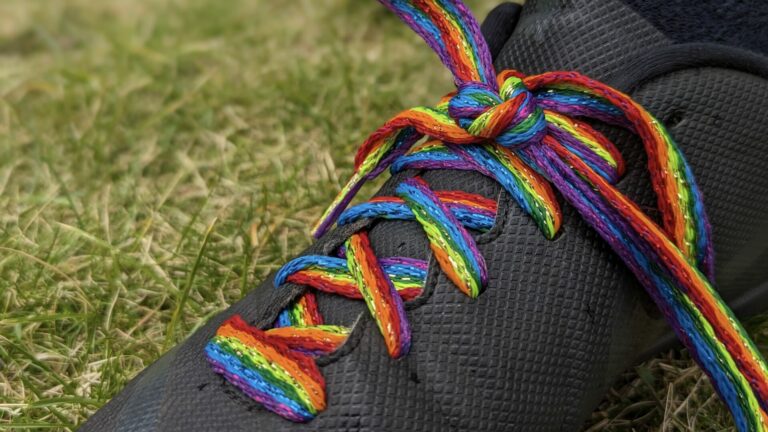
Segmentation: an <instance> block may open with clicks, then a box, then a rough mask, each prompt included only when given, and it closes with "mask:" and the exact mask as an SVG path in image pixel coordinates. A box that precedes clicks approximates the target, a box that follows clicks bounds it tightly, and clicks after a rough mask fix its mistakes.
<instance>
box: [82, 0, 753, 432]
mask: <svg viewBox="0 0 768 432" xmlns="http://www.w3.org/2000/svg"><path fill="white" fill-rule="evenodd" d="M382 2H383V3H385V4H387V5H388V6H390V7H391V8H392V9H394V10H395V11H396V12H398V13H399V14H400V15H401V17H403V18H404V20H405V21H406V22H408V23H409V24H410V25H411V26H412V27H414V28H416V29H417V31H419V30H421V32H420V34H421V35H422V37H424V38H425V39H426V40H427V41H428V43H430V45H431V46H432V47H433V48H434V49H435V50H436V51H438V53H439V54H441V59H442V60H443V62H444V63H446V65H447V66H448V67H449V68H450V69H451V70H452V72H453V73H454V77H455V78H456V81H457V84H458V85H459V91H458V94H456V95H453V94H452V95H449V98H448V99H446V100H445V101H444V102H445V103H442V104H439V105H438V106H437V107H435V108H430V109H421V110H412V111H407V112H405V113H403V114H401V115H399V116H398V117H396V119H395V120H394V121H391V122H388V123H387V124H385V126H384V127H383V128H382V129H380V130H379V131H378V132H377V134H375V135H374V138H372V139H370V140H369V141H367V142H366V145H364V147H363V149H362V151H361V153H360V155H361V156H359V157H358V161H357V162H358V163H357V166H358V170H357V172H358V174H359V175H358V178H357V180H359V181H358V182H357V183H356V182H355V181H354V179H353V182H352V183H350V187H349V190H348V192H350V194H348V195H342V196H341V197H340V198H339V199H338V200H337V201H336V202H335V203H334V204H336V207H332V210H331V211H330V212H329V213H328V215H327V216H328V217H326V218H324V221H325V222H324V223H321V224H320V231H321V232H323V231H325V230H327V229H328V228H329V227H330V225H331V224H332V223H333V222H336V224H337V227H336V228H334V229H330V230H328V232H327V233H325V234H324V235H322V237H320V238H319V240H318V241H317V242H316V243H315V244H314V245H313V246H311V247H310V248H309V249H308V250H307V251H305V252H304V254H302V256H301V257H299V258H296V259H294V260H292V261H290V262H289V263H288V264H286V266H285V267H283V268H282V269H281V270H280V271H279V272H278V273H277V274H275V275H273V276H271V277H270V278H268V279H267V280H266V281H264V283H263V284H262V286H260V287H258V288H256V289H254V290H252V291H251V292H250V293H249V294H248V295H247V296H246V297H245V298H244V299H242V300H241V301H239V302H237V303H236V304H234V305H233V306H232V307H230V308H229V309H227V310H226V311H224V312H222V313H221V314H219V315H217V316H216V317H214V318H213V319H211V320H210V322H208V323H207V324H206V325H205V326H203V327H202V328H201V329H200V330H198V331H197V332H195V333H194V334H193V335H192V336H190V337H189V338H188V339H187V340H186V341H185V342H184V343H183V344H181V345H180V346H177V347H175V348H174V349H172V350H171V351H169V352H168V353H166V354H165V355H164V356H163V357H161V358H160V359H159V360H158V361H157V362H155V363H154V364H153V365H151V366H150V367H148V368H147V369H146V370H145V371H143V372H142V373H141V374H139V375H138V376H137V377H136V378H135V379H133V381H131V382H130V383H129V384H128V385H127V386H126V388H125V389H124V390H123V391H122V392H121V393H120V394H118V395H117V396H116V397H115V398H114V399H113V400H112V401H110V402H109V403H108V404H107V405H105V406H104V407H103V408H101V409H100V410H99V411H98V412H97V413H95V414H94V415H93V416H92V417H91V418H90V419H89V420H88V421H87V422H86V423H85V424H84V425H83V427H82V428H81V430H82V431H115V432H117V431H119V432H129V431H189V430H227V431H230V430H243V431H262V430H263V431H304V430H320V431H341V430H344V431H362V430H369V431H411V430H424V431H432V430H434V431H444V430H461V431H477V430H489V431H502V430H514V431H576V430H578V429H579V428H580V427H581V425H582V424H583V422H584V420H585V419H586V418H587V417H588V416H589V413H590V412H591V411H592V410H593V409H594V408H595V406H596V405H597V404H598V402H599V401H600V399H601V398H602V397H603V395H604V393H605V391H606V390H607V388H608V386H610V385H611V384H612V383H613V382H614V380H615V379H616V377H617V376H618V374H619V373H620V372H622V371H623V370H625V369H626V368H628V367H630V366H632V365H633V364H635V363H636V362H638V361H640V360H642V359H645V358H647V357H648V356H650V355H653V354H654V353H657V352H659V351H660V350H662V349H664V348H668V347H670V346H672V344H673V343H674V341H675V337H674V334H673V332H672V329H675V330H676V331H677V332H678V333H677V334H678V336H679V337H681V338H682V340H683V342H684V343H685V344H686V347H688V348H689V350H690V351H691V353H692V355H693V356H694V357H695V358H696V359H697V360H698V361H699V363H700V364H701V365H702V367H703V368H704V369H705V371H706V372H707V373H708V375H709V376H710V378H711V380H712V381H713V384H714V386H715V388H716V389H717V390H718V392H719V393H720V394H721V396H722V397H723V399H724V402H725V403H726V405H727V406H728V407H729V408H730V409H731V411H732V413H733V415H734V422H735V424H736V425H737V426H738V427H739V428H740V429H742V430H761V429H762V428H763V427H764V424H763V421H764V420H763V416H764V415H765V414H764V411H765V407H764V406H763V405H762V404H763V403H765V401H766V400H765V399H764V398H763V396H764V395H763V393H762V391H763V390H765V389H764V388H763V387H761V385H762V383H763V382H764V381H765V380H764V378H765V377H764V376H762V375H761V374H760V373H759V370H760V368H761V367H762V364H763V363H762V359H761V358H760V355H759V353H756V351H754V350H753V349H752V348H751V346H750V345H749V344H746V343H739V342H741V341H743V339H740V338H739V337H741V336H740V335H741V333H740V332H741V330H740V326H739V325H738V323H737V322H736V321H735V320H733V322H723V320H720V321H718V320H717V318H718V317H721V318H722V317H729V316H730V315H728V314H729V312H728V310H727V308H724V309H722V310H720V309H718V308H719V307H720V306H719V305H720V303H719V302H718V299H717V297H716V296H714V295H711V294H708V291H707V288H706V287H708V286H709V282H708V281H707V280H708V279H712V275H715V276H714V280H711V282H713V283H712V285H714V286H715V287H717V290H718V292H719V294H720V295H721V296H722V297H723V298H724V299H725V301H726V302H727V303H728V304H729V305H730V306H731V308H732V309H733V310H734V311H735V312H736V314H737V315H739V316H742V317H743V316H748V315H752V314H755V313H758V312H762V311H764V310H766V309H768V267H766V266H765V265H764V264H765V263H766V262H768V199H766V198H765V197H766V196H768V177H766V176H764V175H763V173H764V170H765V166H766V165H767V164H768V152H766V151H765V143H764V139H765V137H766V136H768V122H766V121H765V119H766V118H768V104H766V102H765V101H766V100H768V58H766V57H764V55H765V54H766V53H768V34H766V32H765V31H764V30H763V27H764V25H763V24H764V19H765V17H766V16H768V6H767V5H766V4H763V3H760V2H755V4H754V5H746V3H734V4H729V9H727V10H723V9H722V8H720V9H718V7H719V5H720V3H721V2H719V1H714V0H707V1H704V2H698V4H697V6H696V7H690V8H687V9H685V10H684V11H680V10H677V9H676V8H678V6H676V3H674V2H668V1H665V0H652V1H640V0H601V1H589V0H572V1H552V0H528V1H527V3H526V4H525V6H524V7H522V8H521V7H520V6H517V5H512V4H504V5H501V6H499V7H498V8H496V9H495V10H494V11H493V12H492V13H491V15H490V16H489V17H488V19H487V20H486V22H485V24H484V25H483V26H482V31H483V35H484V36H485V39H486V40H487V47H485V42H482V43H481V42H479V41H477V40H474V39H471V37H469V38H468V39H461V38H462V37H464V36H466V35H465V34H463V33H462V31H464V32H465V33H466V34H467V35H469V36H472V35H473V30H472V29H471V28H469V27H470V26H469V24H466V25H465V26H464V28H463V30H451V28H450V25H453V24H455V23H456V20H455V19H453V18H455V17H457V16H458V17H465V16H466V15H465V13H464V12H463V11H462V9H461V6H460V5H457V3H455V2H453V1H447V0H446V1H438V0H425V1H424V2H408V1H404V0H403V1H400V0H392V1H389V0H382ZM412 3H413V4H418V5H421V6H419V7H422V6H423V5H426V6H423V7H424V9H423V10H421V12H419V11H414V9H413V8H412V7H411V6H412ZM409 7H411V8H410V9H409ZM430 8H433V9H430ZM424 11H427V12H424ZM713 11H719V12H717V13H715V12H713ZM432 12H434V14H435V15H434V16H433V15H430V13H432ZM724 13H725V14H730V16H732V17H733V18H734V20H735V22H733V23H730V24H724V23H723V22H721V21H719V20H720V19H722V18H721V16H722V15H723V14H724ZM420 14H421V15H420ZM440 14H443V16H441V15H440ZM452 14H453V15H452ZM446 16H447V17H449V18H452V19H453V21H451V19H446ZM413 17H423V18H421V20H419V19H415V20H414V19H411V18H413ZM424 17H425V18H424ZM671 17H672V18H674V19H672V18H671ZM441 19H445V20H444V21H441ZM467 19H468V20H469V18H467ZM436 22H437V23H442V24H441V25H435V24H434V23H436ZM468 22H469V21H468ZM446 23H448V24H446ZM443 24H444V25H443ZM460 24H461V23H460ZM470 24H471V23H470ZM458 27H461V26H460V25H459V26H458ZM451 32H453V33H451ZM454 33H457V34H454ZM437 34H439V35H440V37H436V36H435V35H437ZM454 36H456V38H457V39H455V40H454V39H451V38H452V37H454ZM456 40H458V41H464V42H466V44H463V45H462V44H456V43H454V42H455V41H456ZM467 41H468V42H467ZM473 41H474V42H473ZM475 42H476V43H475ZM473 44H474V45H473ZM455 47H459V48H458V50H454V49H453V48H455ZM462 47H464V48H466V47H470V48H466V50H464V51H462ZM478 53H480V55H478ZM484 53H488V54H490V55H492V56H493V58H494V65H495V69H496V71H505V70H506V69H512V68H514V69H516V70H518V71H524V72H525V73H526V74H527V75H522V74H520V73H517V72H508V71H507V72H502V73H501V74H499V76H498V82H497V81H496V79H497V77H496V74H495V73H494V71H492V70H490V69H492V68H490V67H489V65H488V64H487V62H485V61H484V59H483V58H482V54H484ZM473 55H474V57H473ZM467 59H469V60H467ZM473 59H474V60H473ZM462 61H465V62H464V63H462ZM552 70H574V71H578V72H579V74H576V73H553V74H543V75H539V76H534V74H542V73H544V72H546V71H552ZM582 74H583V75H582ZM584 76H589V77H590V78H591V79H587V78H585V77H584ZM592 79H594V80H599V81H602V82H605V83H607V84H609V85H610V86H613V87H615V88H617V89H618V90H620V91H622V92H625V93H628V94H629V95H630V96H631V97H632V98H633V99H634V100H635V101H637V102H638V103H639V104H640V105H642V106H643V107H644V108H645V109H646V110H647V111H648V112H650V113H652V114H653V117H655V118H656V119H659V121H660V123H663V124H665V125H666V126H667V129H668V130H669V133H670V135H671V136H672V137H673V138H674V141H675V142H677V146H678V147H679V148H680V150H682V153H683V154H685V157H686V159H687V161H688V163H689V164H690V170H688V166H687V165H686V164H685V161H684V160H683V159H682V158H676V157H674V156H675V155H676V153H675V151H676V149H677V147H675V146H674V143H672V144H669V146H668V147H664V146H661V147H658V148H656V150H659V149H661V150H663V151H669V152H671V153H670V154H672V155H673V157H670V158H667V159H669V160H671V162H670V164H669V166H667V165H665V163H666V162H665V161H666V160H667V159H664V158H659V157H658V154H657V152H655V151H651V152H647V151H646V150H647V149H648V148H649V147H648V142H650V141H653V140H654V139H656V140H657V141H656V142H657V143H659V142H661V143H663V142H665V141H664V139H665V138H664V135H663V134H664V133H665V132H664V128H663V127H661V126H660V123H659V122H657V121H656V120H655V119H653V117H647V118H646V117H643V116H644V115H645V114H644V113H645V111H644V110H642V109H640V108H635V107H634V105H631V103H630V102H629V100H628V99H624V96H623V95H621V94H620V93H618V92H616V93H614V92H612V91H610V90H600V92H602V91H604V92H603V93H600V92H598V90H595V89H607V87H603V86H602V84H600V83H598V82H597V81H593V80H592ZM547 80H549V81H547ZM563 83H568V85H564V84H563ZM547 86H549V87H547ZM590 89H591V90H590ZM592 90H594V91H593V92H592V93H590V91H592ZM619 105H621V106H623V107H624V111H622V109H619V108H616V106H619ZM565 111H567V113H565ZM566 114H567V115H566ZM581 117H586V118H591V119H595V118H596V119H598V120H605V121H607V122H609V123H612V124H613V126H607V125H605V124H603V122H600V121H590V122H589V123H585V122H582V121H580V120H576V118H581ZM478 119H480V120H478ZM644 119H645V120H647V122H644ZM441 122H445V123H441ZM403 126H408V127H407V128H405V129H403V128H402V127H403ZM618 126H626V128H621V127H618ZM627 128H629V129H631V130H633V131H634V132H637V133H638V134H639V135H641V136H643V138H644V139H646V147H645V148H644V146H643V143H642V142H641V139H640V138H639V137H638V135H636V134H634V133H632V132H630V131H628V130H626V129H627ZM425 133H426V134H427V135H429V136H431V137H435V138H439V140H427V141H426V142H424V141H421V142H419V143H417V140H418V139H419V138H420V136H421V135H422V134H425ZM654 134H655V135H654ZM604 137H607V138H608V139H607V140H605V139H604ZM486 139H487V141H486ZM441 141H442V142H441ZM444 142H448V143H449V144H445V143H444ZM611 143H613V144H611ZM614 144H615V146H616V147H615V148H614ZM387 146H389V147H387ZM651 148H653V146H651ZM399 149H402V151H399ZM377 151H380V153H376V152H377ZM648 154H650V156H649V155H648ZM379 156H381V157H380V158H378V159H377V157H379ZM388 156H391V157H388ZM649 158H650V159H651V161H650V166H651V169H650V170H648V169H646V167H647V166H649V160H648V159H649ZM659 161H661V162H659ZM656 163H659V164H660V165H657V166H655V165H654V164H656ZM384 167H390V168H391V169H392V171H393V175H392V177H391V178H390V179H389V180H388V181H387V183H386V184H385V185H384V187H383V188H382V189H381V190H380V191H379V192H378V193H377V194H376V197H375V198H374V199H372V200H370V201H369V202H367V203H364V204H362V205H358V206H355V207H351V208H350V209H347V210H346V211H344V212H343V213H342V212H341V209H343V208H344V203H345V199H346V198H348V197H349V196H351V194H353V193H354V192H355V191H356V187H357V186H358V184H359V182H361V181H363V180H364V178H365V177H366V175H367V174H370V176H372V175H374V174H376V173H377V172H378V171H381V170H382V169H383V168H384ZM654 167H655V168H659V167H661V169H658V170H654ZM366 170H367V171H366ZM571 170H573V171H571ZM690 171H692V172H693V173H695V175H696V183H697V184H698V188H699V189H700V190H701V193H702V194H703V197H704V203H705V204H706V212H707V213H708V216H709V218H708V220H709V222H710V223H711V227H712V233H713V235H712V239H713V242H711V243H710V241H709V229H708V224H707V218H706V217H705V215H704V210H703V207H702V206H701V205H699V204H700V201H699V196H698V191H699V189H697V187H696V183H694V182H693V177H692V176H691V173H690ZM649 172H650V174H649ZM681 177H682V178H684V181H682V182H677V183H676V180H679V179H680V178H681ZM671 179H676V180H671ZM665 180H670V181H671V183H670V184H672V183H674V184H677V187H680V188H681V189H679V191H681V192H680V193H679V194H672V196H671V198H670V200H668V201H665V202H666V204H664V203H661V206H660V207H659V201H658V200H657V196H656V194H654V191H656V192H657V193H658V194H659V196H661V197H664V196H665V195H664V192H665V190H666V189H665V186H664V183H663V181H665ZM660 182H661V183H660ZM614 185H615V186H614ZM673 190H675V189H674V187H673ZM553 191H557V193H555V192H553ZM619 191H620V192H619ZM667 192H669V191H667ZM611 194H614V195H611ZM624 195H626V196H627V197H629V198H630V199H631V200H632V201H634V202H635V203H637V205H638V207H637V208H636V207H634V206H632V205H631V204H626V203H624V202H623V201H621V200H622V199H623V198H621V197H623V196H624ZM677 198H679V199H680V200H683V201H685V200H688V201H685V202H690V203H691V204H690V206H681V205H679V204H678V203H677V201H676V199H677ZM661 201H664V200H663V199H662V200H661ZM670 203H671V204H670ZM657 208H658V209H657ZM333 209H338V211H334V210H333ZM640 209H642V211H644V212H646V213H650V215H649V216H645V215H643V214H641V213H642V212H640ZM561 210H562V211H561ZM635 210H637V211H635ZM686 212H688V213H686ZM654 219H658V221H657V222H658V224H659V225H663V226H664V228H663V229H662V228H658V227H657V225H656V224H655V223H653V220H654ZM676 223H678V225H676ZM675 226H678V227H682V228H681V229H680V230H677V231H676V230H675V229H674V227H675ZM657 228H658V230H657ZM676 236H677V237H676ZM712 249H714V250H715V251H716V252H717V260H716V262H715V261H714V260H713V257H712V255H711V251H712ZM670 251H671V252H670ZM676 260H678V261H676ZM713 264H714V267H713ZM761 264H762V265H761ZM689 285H690V286H689ZM701 287H704V288H701ZM643 288H645V289H646V291H647V292H646V291H644V290H643ZM699 288H701V291H696V289H699ZM665 290H666V291H665ZM648 293H650V296H649V295H648ZM667 294H669V295H668V296H667ZM689 298H690V299H694V300H692V301H691V302H689V303H686V302H687V300H686V299H689ZM652 300H655V301H656V303H657V305H659V306H661V311H662V312H659V309H657V307H656V306H655V305H654V304H653V301H652ZM699 300H700V301H699ZM712 317H714V318H712ZM665 318H666V319H667V320H665ZM696 319H699V320H700V321H696ZM726 321H728V320H726ZM668 322H669V323H671V324H672V326H671V328H670V325H669V324H668ZM710 324H711V329H709V330H711V331H710V332H709V333H708V332H707V331H705V330H707V329H708V328H705V327H706V326H707V325H710ZM729 326H730V327H729ZM708 334H709V336H707V335H708ZM733 335H736V338H733V337H732V336H733ZM734 342H735V343H734ZM723 359H732V362H730V363H729V362H728V361H725V360H723ZM756 371H757V372H756ZM745 377H746V378H745Z"/></svg>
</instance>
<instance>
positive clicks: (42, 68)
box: [0, 0, 766, 431]
mask: <svg viewBox="0 0 768 432" xmlns="http://www.w3.org/2000/svg"><path fill="white" fill-rule="evenodd" d="M496 3H497V2H496V0H475V1H471V2H470V5H471V6H472V8H473V10H474V11H475V13H476V14H477V16H479V17H484V16H485V15H486V13H487V12H488V11H489V10H490V9H491V8H492V7H493V6H494V5H495V4H496ZM450 88H451V80H450V79H449V76H448V74H447V73H446V72H445V71H444V70H443V68H442V66H441V65H440V64H439V62H438V61H437V60H436V59H435V58H434V57H433V55H432V53H431V52H430V51H429V50H428V49H426V48H425V46H424V45H423V43H422V42H421V41H420V40H419V39H418V38H417V37H416V36H415V35H414V34H412V33H411V32H410V30H408V29H407V28H406V27H405V26H404V25H401V24H400V23H399V22H398V21H397V20H396V19H395V18H393V17H392V16H391V15H390V14H389V13H388V12H387V11H385V10H384V9H383V8H382V7H381V6H379V5H378V4H376V3H375V2H372V1H368V2H361V1H359V0H346V1H343V0H333V1H332V0H326V1H311V0H304V1H291V2H277V1H256V0H229V1H226V2H223V1H219V0H188V1H182V0H132V1H123V0H100V1H93V0H66V1H44V0H4V1H3V2H2V3H0V221H1V222H0V430H10V429H20V430H38V429H62V430H72V429H75V428H76V427H77V425H78V424H80V423H82V422H83V421H84V419H85V418H87V416H88V415H89V414H90V413H92V412H94V411H95V410H96V409H97V408H98V407H99V406H101V405H102V404H104V403H105V402H106V401H107V400H108V399H109V398H110V397H111V396H113V395H114V394H116V392H118V391H119V390H120V389H121V388H122V387H123V385H124V384H125V383H126V382H127V380H129V379H130V378H131V377H132V376H134V375H135V374H136V373H138V372H139V371H140V370H141V369H142V368H144V367H145V366H147V365H148V364H149V363H151V362H152V361H153V360H154V359H156V358H157V357H158V356H160V355H161V354H162V353H163V352H164V351H165V350H167V349H168V348H169V347H171V346H173V345H174V344H175V343H178V342H179V341H181V340H182V339H184V337H185V336H186V335H188V334H190V333H191V332H192V331H194V330H195V328H196V327H197V326H199V325H201V324H202V323H203V322H205V320H206V319H207V318H208V317H210V316H211V315H212V314H214V313H215V312H217V311H219V310H221V309H223V308H225V307H226V306H227V305H229V304H231V303H232V302H234V301H236V300H237V299H238V298H240V297H241V296H242V295H243V293H244V292H246V291H247V290H248V289H250V288H251V287H253V286H254V284H255V283H257V282H258V281H260V280H261V279H262V278H263V277H264V276H265V275H266V274H267V273H268V272H269V271H271V270H273V269H275V268H276V267H277V266H279V265H280V264H281V263H283V262H285V261H286V260H287V259H288V258H289V257H291V256H292V255H293V254H295V253H297V252H299V251H300V250H301V249H303V248H304V247H306V246H307V245H308V244H309V241H310V236H309V226H310V225H311V223H312V222H314V220H315V218H317V217H318V216H319V215H320V213H321V211H322V210H323V207H324V205H326V204H327V203H328V202H329V201H330V199H331V198H332V196H333V195H334V194H335V193H336V191H337V190H338V188H339V185H340V179H344V178H346V177H347V176H348V175H349V173H350V171H351V163H352V156H353V152H354V150H355V148H356V147H357V145H359V143H361V142H362V141H363V139H364V138H365V137H366V134H367V133H368V132H371V131H373V130H374V128H375V127H377V126H378V125H379V124H380V123H381V122H382V121H384V120H386V119H387V118H388V117H389V116H391V115H392V114H394V113H396V112H397V111H399V110H401V109H404V108H406V107H409V106H413V105H416V104H423V103H430V102H433V101H435V100H437V98H438V97H439V96H440V95H442V94H443V93H445V92H446V91H448V90H449V89H450ZM761 328H766V326H763V327H761ZM731 427H732V423H731V420H730V419H729V417H728V415H727V413H725V411H724V409H723V407H722V405H721V403H720V402H719V401H718V400H717V399H716V398H715V397H714V396H713V395H712V390H711V388H710V386H709V384H708V383H707V382H706V379H705V378H703V377H702V375H701V373H700V372H699V371H698V369H697V368H695V367H694V366H693V365H692V363H691V362H690V361H689V360H688V359H687V358H686V357H685V355H681V354H680V353H675V352H672V353H668V354H666V355H664V356H661V357H659V358H657V359H655V360H653V361H650V362H648V363H646V364H645V365H642V366H640V367H638V368H637V369H635V370H634V371H630V372H628V373H627V374H626V376H625V377H624V378H623V380H622V382H621V383H620V384H618V385H617V387H616V388H614V389H613V390H612V392H611V394H610V395H609V396H608V399H607V400H606V401H605V402H604V403H603V404H602V406H601V407H600V409H599V410H598V411H596V412H595V414H594V416H593V419H592V420H591V421H590V423H589V424H588V425H587V426H586V428H587V429H590V430H630V429H634V430H657V429H660V430H685V431H687V430H728V429H729V428H731Z"/></svg>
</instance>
